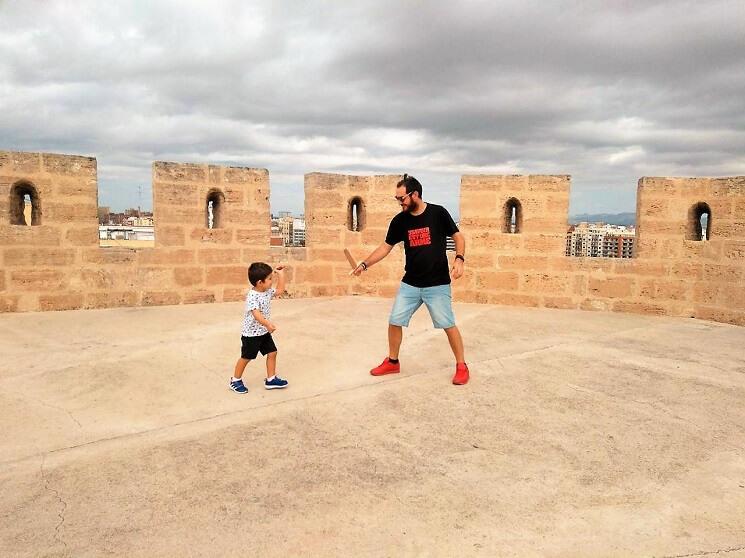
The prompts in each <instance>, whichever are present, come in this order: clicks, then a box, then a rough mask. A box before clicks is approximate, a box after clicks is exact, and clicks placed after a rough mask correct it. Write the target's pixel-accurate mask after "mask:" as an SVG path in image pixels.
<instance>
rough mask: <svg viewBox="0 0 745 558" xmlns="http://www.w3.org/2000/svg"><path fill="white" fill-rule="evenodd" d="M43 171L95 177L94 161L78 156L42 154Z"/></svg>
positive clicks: (91, 158) (90, 158)
mask: <svg viewBox="0 0 745 558" xmlns="http://www.w3.org/2000/svg"><path fill="white" fill-rule="evenodd" d="M41 157H42V163H43V165H44V170H45V171H46V172H48V173H50V174H62V175H67V176H82V177H89V178H95V177H96V159H94V158H93V157H81V156H78V155H57V154H54V153H42V154H41Z"/></svg>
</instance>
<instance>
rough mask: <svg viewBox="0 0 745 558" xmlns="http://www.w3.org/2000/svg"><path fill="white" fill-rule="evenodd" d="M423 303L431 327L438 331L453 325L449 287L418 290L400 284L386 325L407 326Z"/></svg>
mask: <svg viewBox="0 0 745 558" xmlns="http://www.w3.org/2000/svg"><path fill="white" fill-rule="evenodd" d="M422 303H424V305H425V306H426V307H427V310H429V315H430V317H431V318H432V325H433V326H435V327H436V328H438V329H447V328H449V327H453V326H454V325H455V315H454V314H453V296H452V292H451V290H450V285H438V286H436V287H425V288H423V289H420V288H418V287H412V286H411V285H408V284H406V283H401V286H400V287H399V289H398V294H397V295H396V300H395V301H394V302H393V308H392V309H391V316H390V318H388V323H390V324H391V325H395V326H405V327H408V326H409V320H411V316H413V315H414V312H416V311H417V310H418V309H419V307H420V306H421V305H422Z"/></svg>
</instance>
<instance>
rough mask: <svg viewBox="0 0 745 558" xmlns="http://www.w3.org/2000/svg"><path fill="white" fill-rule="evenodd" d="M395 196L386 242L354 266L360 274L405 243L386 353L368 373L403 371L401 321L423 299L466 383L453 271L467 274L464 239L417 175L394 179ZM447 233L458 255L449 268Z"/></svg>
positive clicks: (406, 319)
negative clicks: (398, 209)
mask: <svg viewBox="0 0 745 558" xmlns="http://www.w3.org/2000/svg"><path fill="white" fill-rule="evenodd" d="M396 201H397V202H398V203H399V204H400V205H401V213H399V214H398V215H396V216H395V217H394V218H393V219H392V220H391V223H390V225H389V226H388V234H387V235H386V237H385V242H383V243H382V244H381V245H380V246H378V247H377V248H376V249H375V250H374V251H373V252H372V254H370V255H369V256H368V257H367V258H365V259H364V260H363V261H362V262H360V264H359V265H358V266H357V268H356V269H355V270H354V272H353V273H354V275H356V276H359V275H360V274H361V273H362V272H363V271H365V270H366V269H367V268H369V267H370V266H372V265H375V264H376V263H378V262H379V261H380V260H382V259H383V258H385V257H386V256H387V255H388V254H390V252H391V250H392V249H393V246H395V245H396V244H397V243H399V242H403V243H404V250H405V252H406V268H405V270H406V273H405V274H404V277H403V279H402V280H401V286H400V288H399V290H398V294H397V295H396V300H395V302H394V303H393V309H392V310H391V315H390V318H389V320H388V351H389V352H388V358H386V359H385V360H384V361H383V363H382V364H381V365H380V366H378V367H377V368H373V369H372V370H370V374H372V375H373V376H383V375H385V374H398V373H399V372H400V371H401V365H400V363H399V362H398V351H399V349H400V347H401V339H402V337H403V329H402V327H403V326H407V327H408V325H409V320H410V319H411V316H412V315H413V314H414V312H415V311H416V310H417V309H418V308H419V307H420V306H421V305H422V303H424V305H425V306H426V307H427V310H429V315H430V317H431V318H432V324H433V325H434V326H435V328H438V329H444V330H445V333H446V334H447V336H448V341H449V342H450V348H451V349H452V350H453V354H454V355H455V376H453V383H454V384H456V385H463V384H465V383H467V382H468V378H469V373H468V366H466V362H465V358H464V355H463V339H462V338H461V335H460V331H458V328H457V327H456V325H455V316H454V315H453V307H452V294H451V290H450V277H451V275H452V278H453V279H458V278H459V277H460V276H461V275H463V265H464V262H465V250H466V240H465V239H464V238H463V234H462V233H461V232H460V231H459V230H458V227H457V226H456V225H455V222H453V218H452V217H451V216H450V214H449V213H448V212H447V210H446V209H445V208H444V207H442V206H439V205H435V204H433V203H426V202H424V200H422V185H421V184H420V183H419V181H418V180H417V179H416V178H414V177H413V176H409V175H407V174H404V178H403V180H401V181H400V182H399V183H398V184H397V185H396ZM448 236H451V237H452V238H453V240H454V241H455V260H454V263H453V268H452V269H451V270H450V273H449V272H448V259H447V254H446V252H445V247H446V239H447V237H448Z"/></svg>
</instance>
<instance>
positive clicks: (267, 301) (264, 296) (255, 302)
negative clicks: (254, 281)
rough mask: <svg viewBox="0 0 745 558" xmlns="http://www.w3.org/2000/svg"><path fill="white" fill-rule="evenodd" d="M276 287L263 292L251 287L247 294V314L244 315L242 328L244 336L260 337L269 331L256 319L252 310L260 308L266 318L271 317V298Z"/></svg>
mask: <svg viewBox="0 0 745 558" xmlns="http://www.w3.org/2000/svg"><path fill="white" fill-rule="evenodd" d="M275 292H277V291H276V289H267V290H266V291H264V292H263V293H260V292H258V291H255V290H253V289H251V290H250V291H248V294H247V295H246V308H245V315H244V316H243V327H242V328H241V335H242V336H243V337H258V336H259V335H264V334H265V333H269V330H268V329H267V328H265V327H264V326H263V325H261V324H260V323H259V322H257V321H256V318H254V315H253V314H252V313H251V310H258V311H259V312H261V313H262V314H263V315H264V318H266V319H267V320H268V319H269V316H270V312H271V300H272V297H273V296H274V293H275Z"/></svg>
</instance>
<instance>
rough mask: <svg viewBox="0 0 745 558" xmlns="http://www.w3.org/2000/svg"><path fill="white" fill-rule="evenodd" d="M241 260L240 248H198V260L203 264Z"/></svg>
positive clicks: (224, 263)
mask: <svg viewBox="0 0 745 558" xmlns="http://www.w3.org/2000/svg"><path fill="white" fill-rule="evenodd" d="M240 261H241V250H240V248H202V249H200V250H197V262H199V263H200V264H203V265H213V264H218V265H228V264H237V263H238V262H240Z"/></svg>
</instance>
